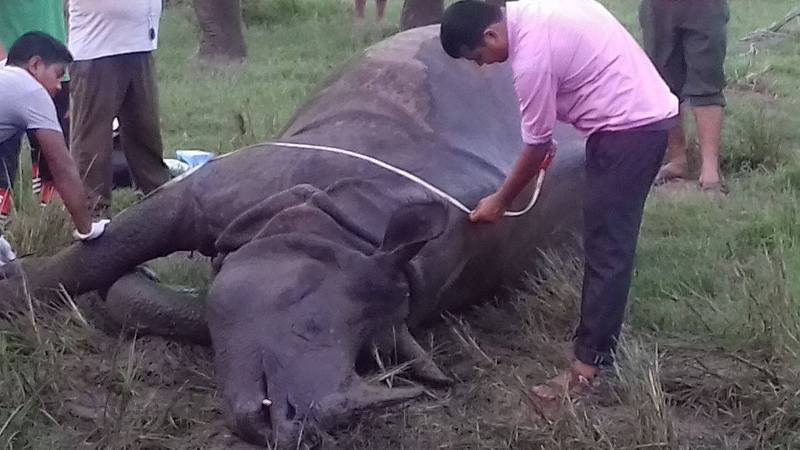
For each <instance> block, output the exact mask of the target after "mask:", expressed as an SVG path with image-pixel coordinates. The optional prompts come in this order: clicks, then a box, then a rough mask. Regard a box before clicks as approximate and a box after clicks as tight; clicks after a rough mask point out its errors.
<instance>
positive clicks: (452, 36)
mask: <svg viewBox="0 0 800 450" xmlns="http://www.w3.org/2000/svg"><path fill="white" fill-rule="evenodd" d="M501 20H503V10H502V9H501V8H500V7H499V6H497V5H491V4H489V3H485V2H483V1H480V0H461V1H459V2H456V3H453V4H452V5H450V7H449V8H447V10H446V11H445V12H444V15H443V16H442V29H441V33H440V35H439V38H440V39H441V40H442V48H444V51H445V52H447V54H448V55H450V56H452V57H453V58H461V57H463V56H464V53H465V52H470V51H472V50H475V49H476V48H478V47H480V46H481V45H483V32H484V31H486V29H487V28H489V26H490V25H493V24H495V23H497V22H500V21H501Z"/></svg>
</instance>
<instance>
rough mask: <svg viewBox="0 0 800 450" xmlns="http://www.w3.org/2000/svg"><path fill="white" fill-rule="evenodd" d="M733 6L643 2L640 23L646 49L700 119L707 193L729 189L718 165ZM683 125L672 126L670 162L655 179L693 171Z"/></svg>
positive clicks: (721, 0) (702, 182)
mask: <svg viewBox="0 0 800 450" xmlns="http://www.w3.org/2000/svg"><path fill="white" fill-rule="evenodd" d="M729 19H730V10H729V6H728V1H727V0H703V1H675V0H642V3H641V5H640V7H639V22H640V24H641V27H642V32H643V35H644V47H645V50H646V51H647V53H648V55H649V56H650V59H651V60H652V61H653V64H655V66H656V68H657V69H658V71H659V73H660V74H661V77H662V78H664V80H665V81H666V82H667V85H669V87H670V89H671V90H672V92H673V93H674V94H675V95H677V96H678V98H680V99H681V101H682V102H683V101H685V102H688V103H689V106H690V107H691V108H692V111H693V112H694V117H695V120H696V122H697V140H698V141H699V143H700V159H701V167H700V179H699V186H700V190H702V191H703V192H706V193H709V194H712V195H720V194H725V192H726V189H725V187H724V186H723V183H722V177H721V175H720V168H719V155H720V140H721V134H722V119H723V108H724V107H725V95H724V94H723V92H722V90H723V89H724V87H725V69H724V67H723V65H724V63H725V54H726V51H727V39H728V37H727V26H728V20H729ZM688 172H689V164H688V158H687V145H686V135H685V134H684V131H683V126H682V125H679V126H678V127H676V128H674V129H672V130H670V133H669V146H668V150H667V161H666V163H665V164H664V165H663V166H662V167H661V170H660V171H659V173H658V176H657V177H656V183H665V182H668V181H671V180H681V179H685V178H686V177H687V176H688V175H689V173H688Z"/></svg>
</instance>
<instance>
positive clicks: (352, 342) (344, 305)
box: [208, 202, 447, 443]
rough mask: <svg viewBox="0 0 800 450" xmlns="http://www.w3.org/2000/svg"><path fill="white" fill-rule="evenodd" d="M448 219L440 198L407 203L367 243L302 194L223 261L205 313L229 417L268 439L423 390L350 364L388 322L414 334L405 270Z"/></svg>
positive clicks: (246, 432) (241, 429) (251, 437)
mask: <svg viewBox="0 0 800 450" xmlns="http://www.w3.org/2000/svg"><path fill="white" fill-rule="evenodd" d="M446 221H447V212H446V209H445V207H444V206H443V205H441V204H440V203H435V202H428V203H414V204H408V205H406V206H403V207H400V208H399V209H397V211H396V212H395V213H394V214H393V215H392V216H391V218H390V220H389V221H388V225H387V226H386V228H385V234H384V236H383V240H382V243H381V245H380V246H379V247H378V248H377V249H375V247H374V246H373V247H371V251H369V250H367V247H366V246H365V245H364V243H363V242H362V243H361V245H359V244H358V243H357V241H358V239H355V240H354V238H352V236H348V233H347V232H346V230H344V231H343V230H342V226H341V224H340V222H337V221H336V220H334V219H332V218H331V215H330V214H328V213H327V212H325V211H323V210H321V209H320V208H318V207H317V206H315V204H314V203H313V202H303V203H301V204H298V205H295V206H292V207H289V208H286V209H284V210H282V211H281V212H280V213H278V214H276V215H274V217H272V218H271V219H270V224H269V225H268V226H267V227H265V228H264V229H262V230H261V231H259V232H258V233H255V234H254V235H253V237H254V239H253V240H252V241H250V242H249V243H246V244H245V245H243V246H241V248H239V249H238V250H236V251H235V252H232V253H231V254H230V255H229V256H228V257H227V258H226V259H225V262H224V264H223V266H222V269H221V270H220V272H219V274H218V276H217V278H216V279H215V281H214V283H213V286H212V288H211V290H210V292H209V297H208V320H209V328H210V331H211V335H212V341H213V345H214V349H215V357H216V363H217V368H218V377H219V379H220V382H221V388H222V390H223V393H224V398H225V403H226V406H227V413H228V417H229V419H230V422H231V424H232V426H233V427H234V429H236V430H237V431H238V433H239V434H240V435H241V436H242V437H244V438H245V439H247V440H248V441H252V442H257V443H264V442H266V440H267V435H268V434H267V430H268V428H270V427H271V428H272V430H273V432H274V433H275V435H276V436H277V437H278V438H286V437H288V436H291V435H292V434H293V433H294V430H295V428H296V425H297V423H302V422H304V421H306V420H312V421H317V422H326V423H329V422H330V421H337V420H340V419H342V418H344V417H346V416H348V415H350V413H352V412H354V411H357V410H359V409H363V408H367V407H373V406H376V405H381V404H385V403H388V402H396V401H400V400H404V399H407V398H410V397H413V396H416V395H419V394H420V393H421V392H422V391H421V390H420V389H418V388H403V389H397V388H396V389H393V390H389V389H387V388H383V387H376V386H371V385H368V384H367V383H366V382H365V381H364V380H363V379H362V378H361V377H360V376H359V375H358V374H357V373H356V371H355V361H356V358H357V357H358V355H359V353H360V352H362V351H363V350H366V349H368V348H369V347H370V346H371V344H372V343H373V342H375V340H376V339H379V338H380V336H382V335H386V334H390V333H392V330H393V329H397V330H400V331H397V332H396V334H397V335H398V336H400V338H401V339H404V338H406V337H410V335H408V334H407V329H405V328H404V327H403V321H404V319H405V317H406V316H407V314H408V302H409V288H408V283H407V282H406V278H405V275H404V268H405V266H406V263H407V262H408V261H409V260H411V259H412V258H413V257H414V256H415V255H416V254H417V253H418V252H419V250H420V249H421V248H422V247H423V246H424V245H425V244H426V243H427V242H429V241H430V240H431V239H434V238H436V237H438V236H439V235H440V234H441V233H442V232H443V231H444V229H445V226H446ZM394 327H396V328H394ZM406 342H407V341H406ZM408 347H409V346H408V345H405V346H403V348H408ZM411 347H413V344H412V345H411ZM411 352H412V353H413V349H412V350H411Z"/></svg>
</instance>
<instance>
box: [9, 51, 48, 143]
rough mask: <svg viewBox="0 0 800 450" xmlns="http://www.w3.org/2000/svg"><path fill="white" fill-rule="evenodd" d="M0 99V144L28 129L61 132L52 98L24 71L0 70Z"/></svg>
mask: <svg viewBox="0 0 800 450" xmlns="http://www.w3.org/2000/svg"><path fill="white" fill-rule="evenodd" d="M0 99H3V100H2V101H0V142H5V141H6V140H8V139H10V138H12V137H14V136H15V135H17V134H18V133H21V132H23V131H27V130H40V129H45V130H53V131H58V132H61V125H59V124H58V115H57V114H56V106H55V105H54V104H53V99H52V98H50V95H49V94H48V93H47V91H46V90H45V88H44V86H42V85H41V84H39V82H38V81H36V79H35V78H33V76H32V75H31V74H29V73H28V71H26V70H25V69H23V68H20V67H16V66H2V67H0Z"/></svg>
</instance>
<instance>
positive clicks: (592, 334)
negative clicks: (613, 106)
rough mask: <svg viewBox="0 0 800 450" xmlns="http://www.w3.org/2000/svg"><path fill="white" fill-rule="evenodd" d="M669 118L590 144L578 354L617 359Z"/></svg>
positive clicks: (587, 359)
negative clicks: (645, 214)
mask: <svg viewBox="0 0 800 450" xmlns="http://www.w3.org/2000/svg"><path fill="white" fill-rule="evenodd" d="M676 120H677V119H668V120H665V121H661V122H659V123H656V124H653V125H648V126H645V127H641V128H637V129H631V130H625V131H608V132H605V131H601V132H597V133H595V134H593V135H592V136H590V137H589V140H588V142H587V144H586V192H585V196H584V203H583V204H584V278H583V295H582V301H581V321H580V325H579V326H578V329H577V331H576V333H575V356H576V358H577V359H578V360H580V361H581V362H584V363H586V364H591V365H596V366H602V365H607V364H609V363H611V362H612V353H613V351H614V349H615V347H616V343H617V339H618V337H619V333H620V330H621V327H622V322H623V319H624V316H625V307H626V305H627V303H628V293H629V291H630V285H631V280H632V277H633V266H634V259H635V254H636V244H637V241H638V238H639V229H640V226H641V222H642V213H643V211H644V204H645V200H646V198H647V195H648V193H649V192H650V187H651V186H652V184H653V180H654V178H655V176H656V173H657V172H658V169H659V167H660V165H661V161H662V160H663V158H664V153H665V151H666V148H667V130H668V129H669V128H671V127H672V126H674V125H675V123H676Z"/></svg>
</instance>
